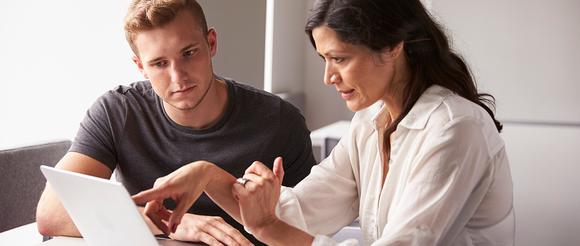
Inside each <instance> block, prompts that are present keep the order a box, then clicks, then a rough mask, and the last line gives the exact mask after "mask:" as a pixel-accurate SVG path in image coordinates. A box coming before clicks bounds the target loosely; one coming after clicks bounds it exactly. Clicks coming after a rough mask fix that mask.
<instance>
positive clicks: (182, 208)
mask: <svg viewBox="0 0 580 246" xmlns="http://www.w3.org/2000/svg"><path fill="white" fill-rule="evenodd" d="M175 202H176V203H177V206H176V207H175V209H174V210H173V213H172V214H171V216H170V217H169V227H170V229H171V231H172V232H175V230H176V229H177V226H178V225H179V223H181V218H183V215H185V213H186V212H187V210H188V209H189V207H190V206H191V204H189V203H188V202H187V201H185V200H181V199H180V200H177V201H175Z"/></svg>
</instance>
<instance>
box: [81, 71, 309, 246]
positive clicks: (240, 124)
mask: <svg viewBox="0 0 580 246" xmlns="http://www.w3.org/2000/svg"><path fill="white" fill-rule="evenodd" d="M225 81H226V84H227V87H228V103H227V107H226V112H225V113H224V115H223V117H222V118H221V119H220V120H219V121H218V122H217V123H216V124H215V125H213V126H211V127H209V128H207V129H201V130H199V129H197V130H196V129H192V128H188V127H184V126H181V125H178V124H177V123H175V122H173V121H172V120H171V119H170V118H169V117H168V116H167V114H166V113H165V110H164V109H163V106H162V101H161V99H160V98H159V97H158V96H157V95H156V94H155V93H154V91H153V89H152V87H151V84H150V82H149V81H141V82H136V83H133V84H131V85H129V86H119V87H117V88H116V89H114V90H112V91H109V92H107V93H105V94H104V95H103V96H101V97H100V98H99V99H98V100H97V101H96V102H95V103H94V104H93V106H92V107H91V108H90V109H89V110H88V111H87V115H86V116H85V118H84V120H83V121H82V123H81V125H80V128H79V131H78V133H77V136H76V138H75V141H74V142H73V144H72V146H71V148H70V151H71V152H78V153H82V154H85V155H88V156H90V157H92V158H94V159H96V160H98V161H100V162H102V163H104V164H105V165H107V166H108V167H109V168H110V169H111V170H115V169H117V176H116V178H117V179H118V180H119V181H121V182H122V183H123V184H124V185H125V187H126V188H127V190H128V191H129V193H131V194H136V193H137V192H139V191H142V190H145V189H149V188H151V187H152V186H153V183H154V182H155V180H156V179H157V178H159V177H162V176H165V175H167V174H169V173H171V172H173V171H175V170H176V169H178V168H180V167H181V166H183V165H184V164H188V163H191V162H193V161H196V160H207V161H210V162H213V163H215V164H216V165H218V166H220V167H221V168H223V169H224V170H226V171H228V172H229V173H231V174H232V175H233V176H235V177H241V176H243V173H244V171H245V169H246V168H248V167H249V166H250V164H251V163H252V162H253V161H256V160H257V161H261V162H263V163H264V164H266V165H268V166H269V167H270V168H272V163H273V161H274V158H276V157H277V156H282V157H283V158H284V170H285V176H284V185H285V186H294V185H296V184H297V183H298V182H299V181H300V180H302V179H303V178H304V177H306V176H307V175H308V174H309V173H310V168H311V167H312V166H313V165H315V164H316V163H315V160H314V157H313V155H312V146H311V142H310V132H309V130H308V129H307V127H306V125H305V122H304V118H303V117H302V115H301V114H300V112H299V111H298V109H296V108H295V107H294V106H292V105H291V104H290V103H288V102H286V101H284V100H282V99H280V98H279V97H277V96H275V95H272V94H270V93H267V92H264V91H261V90H258V89H255V88H252V87H250V86H247V85H243V84H239V83H236V82H235V81H232V80H227V79H225ZM168 206H170V207H171V206H173V204H169V205H168ZM189 212H190V213H195V214H202V215H213V216H220V217H222V218H224V219H225V220H226V221H227V222H228V223H230V224H232V225H234V226H235V227H236V228H237V229H238V230H240V231H241V232H244V234H245V231H244V230H243V227H242V226H241V225H239V224H238V223H237V222H235V220H233V219H232V218H231V217H229V216H228V215H227V214H226V213H225V212H224V211H222V210H221V209H220V208H219V207H218V206H217V205H216V204H214V203H213V202H212V201H211V200H210V199H209V198H208V197H207V196H206V195H205V194H204V195H202V196H201V197H200V199H199V200H198V201H197V202H196V203H195V204H194V205H193V207H192V208H191V209H190V210H189ZM246 236H247V237H248V238H250V239H252V241H254V242H256V241H255V239H253V238H252V237H251V236H249V235H248V234H246Z"/></svg>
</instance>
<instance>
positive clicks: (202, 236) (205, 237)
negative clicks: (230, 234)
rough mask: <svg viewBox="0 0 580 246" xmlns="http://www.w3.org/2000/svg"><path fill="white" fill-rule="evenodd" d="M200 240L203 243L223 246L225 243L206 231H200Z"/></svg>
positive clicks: (211, 245)
mask: <svg viewBox="0 0 580 246" xmlns="http://www.w3.org/2000/svg"><path fill="white" fill-rule="evenodd" d="M199 240H200V241H201V242H202V243H205V244H207V245H210V246H223V244H222V243H220V242H219V241H218V240H217V239H215V238H214V237H212V236H211V235H209V234H207V233H205V232H200V235H199Z"/></svg>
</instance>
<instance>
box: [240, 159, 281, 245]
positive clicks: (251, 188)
mask: <svg viewBox="0 0 580 246" xmlns="http://www.w3.org/2000/svg"><path fill="white" fill-rule="evenodd" d="M273 169H274V172H272V171H271V170H270V169H269V168H268V167H266V166H265V165H264V164H262V163H261V162H258V161H256V162H254V163H252V165H251V166H250V167H249V168H248V169H246V173H245V174H244V178H245V179H247V180H248V182H246V184H245V185H242V184H239V183H236V184H234V186H233V188H232V193H233V195H234V197H236V199H237V200H238V204H239V207H240V216H241V219H242V221H243V224H244V226H245V227H246V228H247V229H249V230H250V231H251V232H252V233H255V235H256V236H258V235H259V232H260V231H261V230H262V229H263V228H266V227H268V226H270V225H274V224H275V223H276V222H277V221H278V217H277V216H276V205H277V203H278V199H279V198H280V188H281V185H282V180H283V179H284V169H283V166H282V158H281V157H278V158H276V160H274V168H273Z"/></svg>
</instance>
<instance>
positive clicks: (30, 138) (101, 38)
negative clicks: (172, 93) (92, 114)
mask: <svg viewBox="0 0 580 246" xmlns="http://www.w3.org/2000/svg"><path fill="white" fill-rule="evenodd" d="M127 3H128V2H127V1H119V0H106V1H92V2H87V1H73V0H60V1H32V2H30V1H8V0H2V2H0V6H1V7H0V57H1V59H0V74H1V77H0V115H1V116H0V149H2V148H9V147H15V146H21V145H26V144H30V143H37V142H42V141H47V140H51V139H61V138H72V136H73V135H74V133H75V132H76V130H77V127H78V124H79V122H80V120H81V119H82V118H83V115H84V113H85V111H86V109H87V108H88V107H89V106H90V105H91V104H92V103H93V101H94V100H95V99H96V98H97V97H98V96H99V95H101V94H103V93H104V92H105V91H106V90H108V89H111V88H113V87H114V86H115V85H117V84H121V83H127V82H130V81H135V80H139V79H142V77H141V76H140V74H139V73H138V72H137V70H136V69H135V67H134V65H133V63H132V62H131V52H130V49H129V48H128V45H127V44H126V41H125V38H124V34H123V18H124V14H125V11H126V7H127Z"/></svg>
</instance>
